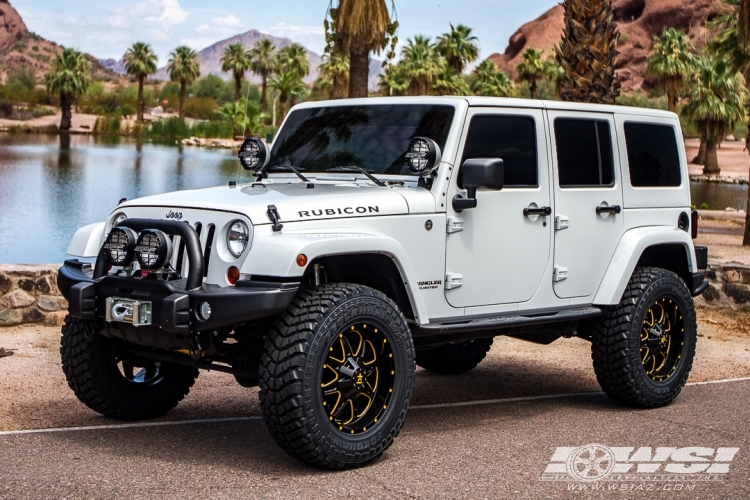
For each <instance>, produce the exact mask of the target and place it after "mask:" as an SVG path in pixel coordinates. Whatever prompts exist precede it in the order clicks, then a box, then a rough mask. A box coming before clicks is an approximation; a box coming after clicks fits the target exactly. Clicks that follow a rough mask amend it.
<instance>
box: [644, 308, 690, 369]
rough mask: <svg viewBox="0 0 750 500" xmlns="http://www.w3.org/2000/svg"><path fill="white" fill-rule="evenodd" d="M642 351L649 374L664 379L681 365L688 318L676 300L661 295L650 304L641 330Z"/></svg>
mask: <svg viewBox="0 0 750 500" xmlns="http://www.w3.org/2000/svg"><path fill="white" fill-rule="evenodd" d="M640 341H641V342H640V355H641V363H642V364H643V369H644V370H645V371H646V375H648V377H649V378H650V379H651V380H653V381H654V382H665V381H667V380H669V378H670V377H671V376H672V375H674V373H675V372H676V371H677V368H678V366H679V365H680V360H681V357H682V350H683V346H684V345H685V321H684V319H683V313H682V311H681V310H680V307H679V305H678V304H677V301H675V300H673V299H671V298H669V297H664V296H663V297H660V298H658V299H657V300H656V301H655V302H654V303H653V304H652V305H651V307H649V309H648V311H647V312H646V317H645V318H644V320H643V325H642V327H641V333H640Z"/></svg>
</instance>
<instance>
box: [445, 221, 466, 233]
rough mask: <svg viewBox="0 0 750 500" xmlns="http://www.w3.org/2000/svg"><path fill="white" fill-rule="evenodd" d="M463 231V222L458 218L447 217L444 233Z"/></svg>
mask: <svg viewBox="0 0 750 500" xmlns="http://www.w3.org/2000/svg"><path fill="white" fill-rule="evenodd" d="M463 230H464V220H463V219H459V218H458V217H449V218H448V225H447V226H446V228H445V232H447V233H448V234H453V233H460V232H461V231H463Z"/></svg>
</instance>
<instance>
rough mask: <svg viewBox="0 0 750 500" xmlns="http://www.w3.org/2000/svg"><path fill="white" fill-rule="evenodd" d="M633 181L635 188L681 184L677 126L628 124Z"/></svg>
mask: <svg viewBox="0 0 750 500" xmlns="http://www.w3.org/2000/svg"><path fill="white" fill-rule="evenodd" d="M625 143H626V145H627V150H628V164H629V169H630V184H631V185H632V186H633V187H678V186H681V185H682V173H681V171H680V155H679V152H678V149H677V137H676V134H675V129H674V127H672V126H670V125H659V124H654V123H635V122H626V123H625Z"/></svg>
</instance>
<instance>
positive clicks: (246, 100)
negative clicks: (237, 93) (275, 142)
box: [237, 82, 250, 184]
mask: <svg viewBox="0 0 750 500" xmlns="http://www.w3.org/2000/svg"><path fill="white" fill-rule="evenodd" d="M249 105H250V82H247V96H245V118H244V120H242V123H245V124H246V123H247V108H248V106H249ZM245 129H247V125H245V128H243V129H242V140H243V141H244V140H245ZM241 173H242V170H241V169H239V168H238V169H237V184H239V183H240V174H241Z"/></svg>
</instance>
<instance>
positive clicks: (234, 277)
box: [227, 266, 240, 285]
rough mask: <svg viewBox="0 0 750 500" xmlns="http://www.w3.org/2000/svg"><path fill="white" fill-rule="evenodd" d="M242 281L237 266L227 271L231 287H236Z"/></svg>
mask: <svg viewBox="0 0 750 500" xmlns="http://www.w3.org/2000/svg"><path fill="white" fill-rule="evenodd" d="M239 279H240V270H239V269H238V268H237V267H236V266H232V267H230V268H229V269H227V281H228V282H229V283H230V284H231V285H236V284H237V281H239Z"/></svg>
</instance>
